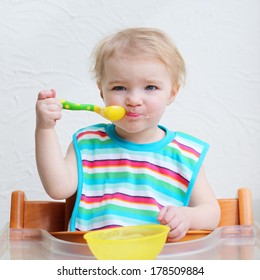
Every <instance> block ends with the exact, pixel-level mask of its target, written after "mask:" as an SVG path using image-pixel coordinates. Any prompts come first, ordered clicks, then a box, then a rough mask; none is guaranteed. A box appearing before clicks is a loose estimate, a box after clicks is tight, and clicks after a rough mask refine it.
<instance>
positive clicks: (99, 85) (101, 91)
mask: <svg viewBox="0 0 260 280" xmlns="http://www.w3.org/2000/svg"><path fill="white" fill-rule="evenodd" d="M97 86H98V89H99V94H100V97H101V98H102V99H104V95H103V90H102V86H101V83H97Z"/></svg>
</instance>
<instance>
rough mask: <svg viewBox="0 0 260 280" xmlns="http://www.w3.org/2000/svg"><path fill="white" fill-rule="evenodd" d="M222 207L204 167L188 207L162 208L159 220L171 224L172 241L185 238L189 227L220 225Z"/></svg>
mask: <svg viewBox="0 0 260 280" xmlns="http://www.w3.org/2000/svg"><path fill="white" fill-rule="evenodd" d="M219 219H220V208H219V204H218V202H217V199H216V198H215V196H214V194H213V192H212V190H211V188H210V186H209V183H208V181H207V178H206V175H205V172H204V169H203V168H201V171H200V172H199V174H198V177H197V180H196V183H195V185H194V189H193V191H192V195H191V199H190V203H189V206H188V207H175V206H167V207H164V208H162V209H161V211H160V212H159V215H158V220H159V221H160V223H161V224H165V225H168V226H170V228H171V230H170V233H169V235H168V237H169V238H170V239H171V240H172V241H177V240H180V239H181V238H183V237H184V236H185V235H186V233H187V231H188V230H189V229H205V230H207V229H208V230H212V229H214V228H216V227H217V226H218V223H219Z"/></svg>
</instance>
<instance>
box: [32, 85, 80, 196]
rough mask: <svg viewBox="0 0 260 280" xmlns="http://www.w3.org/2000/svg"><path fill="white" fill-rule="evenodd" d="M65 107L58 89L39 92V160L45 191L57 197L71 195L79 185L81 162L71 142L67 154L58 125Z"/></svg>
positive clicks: (37, 145)
mask: <svg viewBox="0 0 260 280" xmlns="http://www.w3.org/2000/svg"><path fill="white" fill-rule="evenodd" d="M61 109H62V106H61V104H60V102H59V101H58V100H57V99H56V92H55V90H49V91H41V92H40V93H39V95H38V100H37V103H36V130H35V152H36V164H37V168H38V172H39V176H40V178H41V181H42V184H43V186H44V189H45V191H46V192H47V193H48V195H49V196H50V197H52V198H54V199H64V198H67V197H69V196H71V195H73V194H74V193H75V191H76V188H77V164H76V156H75V152H74V149H73V146H72V144H71V145H70V146H69V149H68V152H67V155H66V157H65V158H64V157H63V155H62V151H61V148H60V144H59V141H58V137H57V135H56V132H55V129H54V127H55V124H56V121H57V120H59V119H60V118H61Z"/></svg>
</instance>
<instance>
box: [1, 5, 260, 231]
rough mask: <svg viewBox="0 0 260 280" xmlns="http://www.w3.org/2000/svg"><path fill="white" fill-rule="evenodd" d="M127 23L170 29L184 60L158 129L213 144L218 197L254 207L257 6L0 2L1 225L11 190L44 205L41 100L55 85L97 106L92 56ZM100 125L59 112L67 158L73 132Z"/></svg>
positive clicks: (89, 117) (259, 132)
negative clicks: (242, 195) (183, 72)
mask: <svg viewBox="0 0 260 280" xmlns="http://www.w3.org/2000/svg"><path fill="white" fill-rule="evenodd" d="M133 26H151V27H157V28H161V29H163V30H165V31H166V32H168V33H169V34H170V35H171V36H172V38H173V40H174V41H175V43H176V44H177V46H178V47H179V49H180V51H181V53H182V54H183V57H184V58H185V60H186V63H187V68H188V79H187V84H186V86H185V87H184V88H183V89H182V91H181V92H180V94H179V96H178V98H177V100H176V102H175V103H174V104H173V105H172V106H171V107H169V108H168V110H167V112H166V114H165V117H164V118H163V119H162V124H164V125H166V126H168V127H169V128H171V129H173V130H175V129H176V130H182V131H185V132H187V133H191V134H193V135H195V136H197V137H200V138H201V139H204V140H205V141H207V142H209V143H210V145H211V149H210V151H209V154H208V156H207V159H206V162H205V164H206V170H207V174H208V179H209V181H210V183H211V185H212V188H213V189H214V192H215V193H216V195H217V196H218V197H232V196H234V195H235V194H236V188H238V187H240V186H248V187H250V188H252V190H253V197H254V205H255V207H256V206H257V205H258V203H259V201H260V147H259V144H260V106H259V105H260V1H259V0H247V1H242V0H240V1H239V0H222V1H221V0H211V1H208V0H182V1H178V0H164V1H163V0H160V1H157V0H131V1H129V0H110V1H105V0H104V1H101V0H95V1H94V0H46V1H44V0H35V1H33V0H0V104H1V109H0V167H1V169H0V209H1V210H0V212H1V214H0V228H1V227H2V226H4V225H5V224H6V223H7V222H8V219H9V208H10V194H11V192H12V191H13V190H16V189H22V190H24V191H26V193H27V197H28V198H29V199H49V198H48V197H47V195H46V194H45V193H44V190H43V188H42V186H41V183H40V181H39V178H38V174H37V170H36V166H35V154H34V128H35V101H36V97H37V93H38V92H39V91H40V90H41V89H46V88H56V90H57V92H58V95H59V97H63V98H67V99H71V100H73V101H78V102H83V101H84V102H88V103H95V104H99V105H100V104H102V102H101V100H100V98H99V94H98V91H97V88H96V86H95V82H94V81H93V80H92V79H91V76H90V74H89V55H90V52H91V50H92V48H93V46H94V44H95V43H96V41H97V40H99V39H100V38H102V37H103V36H104V35H107V34H108V33H111V32H114V31H117V30H119V29H121V28H125V27H133ZM97 121H103V119H101V118H100V117H99V116H96V115H94V114H93V113H86V112H64V114H63V118H62V120H61V121H60V122H59V124H58V125H57V131H58V134H59V137H60V141H61V145H62V148H63V150H64V152H65V151H66V148H67V146H68V144H69V142H70V140H71V135H72V133H73V132H74V131H75V130H76V129H78V128H80V127H82V126H85V125H89V124H92V123H95V122H97ZM257 202H258V203H257ZM257 207H258V206H257ZM257 207H256V209H257ZM259 212H260V211H259V207H258V209H257V210H256V213H255V215H256V216H258V217H259Z"/></svg>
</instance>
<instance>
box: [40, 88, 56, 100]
mask: <svg viewBox="0 0 260 280" xmlns="http://www.w3.org/2000/svg"><path fill="white" fill-rule="evenodd" d="M55 97H56V90H55V89H51V90H42V91H40V92H39V94H38V100H43V99H47V98H55Z"/></svg>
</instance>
